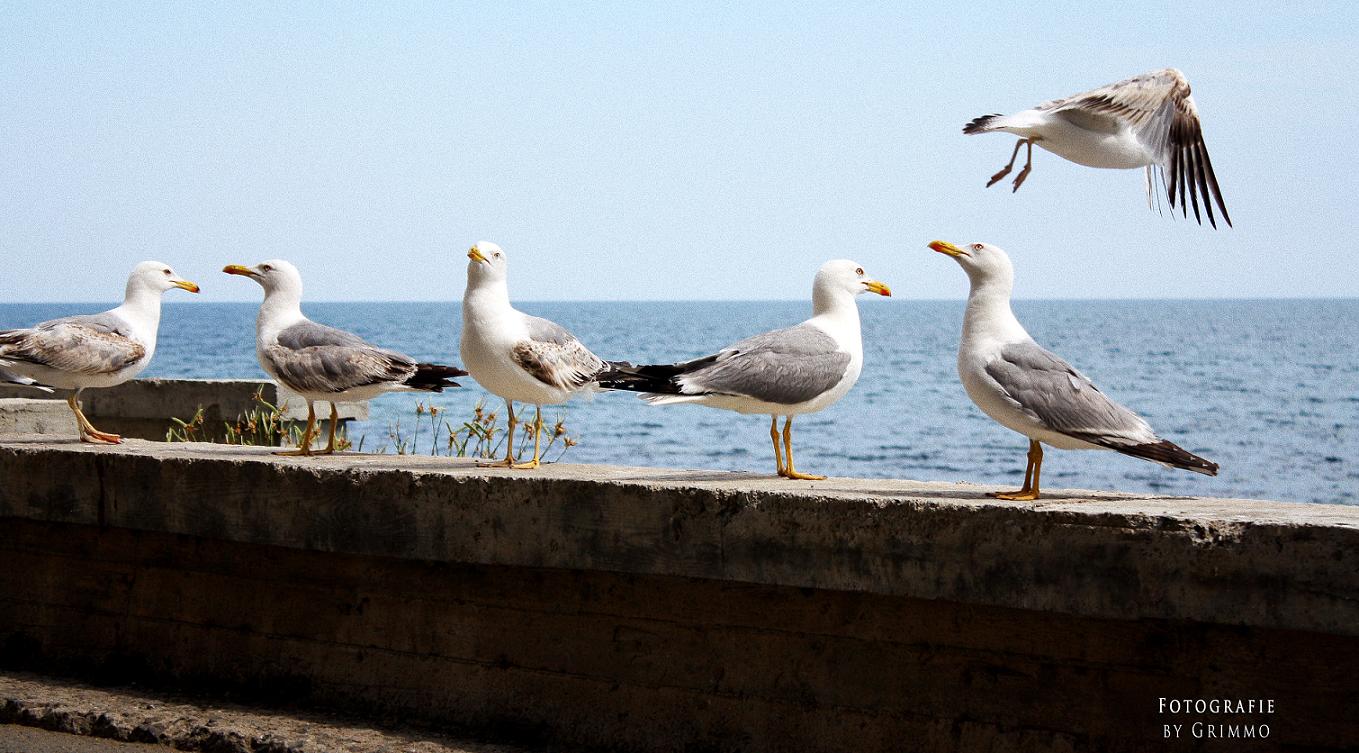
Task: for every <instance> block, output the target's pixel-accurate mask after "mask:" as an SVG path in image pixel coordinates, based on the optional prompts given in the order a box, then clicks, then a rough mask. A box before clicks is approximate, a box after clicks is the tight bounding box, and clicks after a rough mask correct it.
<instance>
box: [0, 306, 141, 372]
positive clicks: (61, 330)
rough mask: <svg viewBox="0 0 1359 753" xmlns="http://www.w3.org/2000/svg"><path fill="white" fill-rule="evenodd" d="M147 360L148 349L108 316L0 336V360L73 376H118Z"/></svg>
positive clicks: (71, 318)
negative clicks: (119, 373) (43, 367)
mask: <svg viewBox="0 0 1359 753" xmlns="http://www.w3.org/2000/svg"><path fill="white" fill-rule="evenodd" d="M145 356H146V346H144V345H142V344H141V343H140V342H138V341H137V340H135V339H134V338H133V337H132V332H131V331H130V330H129V329H128V328H127V325H126V324H124V323H123V321H122V320H121V319H119V318H118V317H116V316H113V315H112V314H109V313H103V314H94V315H90V316H68V317H65V318H62V319H53V320H52V321H48V322H43V323H42V324H39V325H37V326H35V327H32V328H30V329H15V330H7V331H4V332H0V359H5V360H9V361H15V362H24V363H31V364H36V365H38V366H45V367H47V368H50V369H56V370H57V371H64V372H67V373H71V374H89V375H96V374H115V373H117V372H119V371H122V370H123V369H125V368H127V367H129V366H132V365H134V364H136V363H137V362H138V361H140V360H141V359H142V358H143V357H145Z"/></svg>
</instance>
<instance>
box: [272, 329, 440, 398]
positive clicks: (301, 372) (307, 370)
mask: <svg viewBox="0 0 1359 753" xmlns="http://www.w3.org/2000/svg"><path fill="white" fill-rule="evenodd" d="M263 357H264V358H266V359H268V361H269V366H270V367H271V370H272V371H273V373H274V374H276V375H277V376H278V378H279V380H280V381H282V382H283V383H284V384H285V385H287V386H288V387H291V388H292V389H294V390H297V391H298V392H321V393H332V394H334V393H340V392H344V391H346V390H351V389H354V388H356V387H366V386H368V385H373V384H382V383H386V382H394V383H400V382H404V381H406V380H407V379H409V378H410V377H411V375H413V374H414V373H415V360H414V359H412V358H410V357H409V356H406V355H403V354H401V353H397V352H395V351H391V350H386V349H384V348H379V347H377V346H375V345H370V344H369V343H367V342H365V341H364V340H363V338H361V337H359V336H358V335H355V334H353V333H351V332H346V331H344V330H342V329H336V328H334V327H327V326H325V325H323V324H317V323H315V322H311V321H307V322H302V323H300V324H295V325H293V326H291V327H289V328H287V329H285V330H283V331H282V332H280V333H279V336H278V342H277V344H275V345H273V346H271V347H269V348H268V349H266V350H265V352H264V353H263Z"/></svg>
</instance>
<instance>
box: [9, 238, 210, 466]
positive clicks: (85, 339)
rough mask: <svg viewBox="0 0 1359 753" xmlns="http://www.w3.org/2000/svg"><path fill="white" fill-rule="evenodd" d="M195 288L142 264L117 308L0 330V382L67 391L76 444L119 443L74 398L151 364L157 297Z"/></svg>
mask: <svg viewBox="0 0 1359 753" xmlns="http://www.w3.org/2000/svg"><path fill="white" fill-rule="evenodd" d="M171 288H181V289H183V290H187V291H189V292H190V293H197V292H198V286H197V285H195V284H193V283H192V282H189V281H188V280H184V279H181V278H180V277H179V275H177V274H175V271H174V270H173V269H171V268H170V266H169V265H167V264H163V263H161V262H158V261H144V262H142V263H141V264H138V265H137V266H136V267H134V268H133V269H132V274H131V275H128V278H127V289H126V292H125V293H124V294H123V305H121V306H119V307H117V308H115V309H110V310H108V311H105V312H104V313H102V314H89V315H84V316H67V317H63V318H61V319H53V320H51V321H48V322H43V323H41V324H39V325H37V326H34V327H29V328H28V329H10V330H0V381H6V382H11V383H14V384H23V385H28V386H30V387H36V388H38V389H42V390H45V391H48V392H51V389H50V388H53V387H55V388H58V389H63V390H72V392H71V395H70V396H69V397H67V398H66V404H67V405H69V406H71V411H72V412H73V413H75V417H76V428H77V430H78V431H79V433H80V441H82V442H90V443H95V444H99V443H103V444H118V443H119V442H122V441H123V440H122V437H120V436H118V435H117V434H110V433H108V432H104V431H99V430H98V429H96V428H94V425H93V424H91V423H90V419H88V418H86V417H85V414H84V412H83V411H81V409H80V393H81V392H82V391H83V390H86V389H90V388H98V387H112V386H114V385H117V384H122V383H123V382H126V381H128V380H129V379H132V378H133V377H135V376H137V375H138V374H140V373H141V372H142V370H143V369H145V368H146V366H147V364H149V363H151V356H152V355H153V354H154V353H155V352H156V330H157V329H158V328H159V327H160V297H161V293H164V292H165V291H167V290H169V289H171Z"/></svg>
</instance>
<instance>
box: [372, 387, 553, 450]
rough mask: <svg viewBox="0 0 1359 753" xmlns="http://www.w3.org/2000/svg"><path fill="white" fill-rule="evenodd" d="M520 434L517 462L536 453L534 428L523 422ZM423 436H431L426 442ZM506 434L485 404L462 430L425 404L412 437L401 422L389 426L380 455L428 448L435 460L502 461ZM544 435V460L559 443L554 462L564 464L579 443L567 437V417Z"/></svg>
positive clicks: (441, 410)
mask: <svg viewBox="0 0 1359 753" xmlns="http://www.w3.org/2000/svg"><path fill="white" fill-rule="evenodd" d="M517 431H518V432H519V438H518V440H517V441H516V442H515V453H514V457H515V460H516V461H522V460H524V459H525V458H527V457H528V456H529V455H532V453H533V425H532V424H531V423H530V422H527V421H526V422H522V423H520V424H519V426H518V429H517ZM423 432H428V434H427V436H426V437H424V438H423V439H422V437H421V434H422V433H423ZM506 433H507V427H505V426H503V425H502V424H501V422H500V416H499V414H497V413H496V412H495V411H488V410H486V404H485V401H481V400H478V401H477V404H476V406H474V407H473V408H472V416H471V418H470V419H469V420H467V421H464V422H462V424H461V425H459V426H455V425H454V424H453V422H452V421H450V420H448V418H447V410H446V409H445V408H441V407H439V406H437V405H434V404H432V403H431V404H429V405H426V404H425V403H423V402H422V403H417V404H416V406H415V421H414V423H413V425H412V428H411V430H410V431H409V433H408V432H407V431H406V430H404V429H403V428H402V425H401V420H400V419H397V420H396V421H394V422H392V423H390V424H388V426H387V441H388V445H387V447H383V448H382V449H381V450H378V452H386V451H387V449H388V447H390V448H391V449H392V450H393V451H394V452H395V453H396V454H397V455H414V454H416V453H422V452H423V448H424V447H426V446H427V447H428V448H429V455H430V456H433V457H438V456H441V455H442V456H447V457H459V458H464V457H472V458H486V459H492V458H496V459H498V458H499V457H500V456H501V453H502V450H503V448H504V446H505V436H506ZM543 434H544V435H545V437H544V443H545V444H544V446H543V450H542V456H543V458H544V460H546V459H547V457H548V453H549V452H551V450H552V448H553V447H554V446H556V445H558V444H559V443H560V445H561V449H560V451H558V453H557V456H556V458H554V459H553V461H554V462H555V461H557V460H561V458H562V456H563V455H565V454H566V451H567V450H569V449H571V448H572V447H575V446H576V440H575V439H574V438H572V437H571V435H570V434H568V433H567V430H566V419H565V418H564V417H563V416H560V415H559V416H558V417H557V420H556V421H555V422H553V423H552V424H551V425H550V426H546V425H545V426H544V427H543Z"/></svg>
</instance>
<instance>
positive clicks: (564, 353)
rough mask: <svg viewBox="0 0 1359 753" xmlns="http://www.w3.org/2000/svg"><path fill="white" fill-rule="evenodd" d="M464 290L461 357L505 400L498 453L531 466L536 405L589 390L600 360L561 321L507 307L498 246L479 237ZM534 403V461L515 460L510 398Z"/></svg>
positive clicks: (539, 429) (510, 462) (537, 437)
mask: <svg viewBox="0 0 1359 753" xmlns="http://www.w3.org/2000/svg"><path fill="white" fill-rule="evenodd" d="M467 258H468V259H469V260H470V261H468V263H467V291H466V292H465V293H464V294H463V297H462V361H463V363H464V364H466V365H467V370H468V371H469V372H471V374H472V378H473V379H475V380H477V382H478V383H479V384H481V386H482V387H484V388H486V390H487V391H489V392H491V393H493V394H495V395H498V396H500V397H502V398H504V399H505V406H506V407H507V408H508V409H509V432H508V433H507V434H506V435H505V458H504V460H501V461H499V462H498V463H495V465H504V466H507V467H510V468H537V467H538V464H539V461H540V459H541V456H540V454H539V452H540V444H541V440H542V433H543V406H544V405H557V404H560V403H564V402H566V401H567V400H568V399H570V397H571V396H572V395H574V394H575V393H577V392H580V391H581V390H587V389H593V387H594V378H595V375H596V374H598V373H599V372H600V371H601V370H603V369H604V367H605V365H606V364H605V362H604V361H603V360H601V359H600V358H599V357H598V356H596V355H595V354H594V353H591V352H590V350H589V349H588V348H586V347H585V346H584V345H583V344H581V342H580V340H577V339H576V336H575V335H573V334H571V333H570V332H568V331H566V329H564V328H563V327H561V326H560V325H557V324H555V323H553V322H550V321H548V320H546V319H542V318H539V317H536V316H529V315H528V314H525V313H523V312H521V311H517V310H515V308H514V307H513V306H511V305H510V289H509V283H508V272H509V267H508V263H507V260H506V258H505V251H504V250H503V249H501V248H500V246H497V245H496V244H494V243H489V242H487V241H481V242H479V243H477V244H476V245H474V246H472V248H471V249H469V250H468V252H467ZM515 400H518V401H520V402H524V403H533V405H534V407H535V408H536V415H535V417H534V420H533V459H532V460H530V461H528V462H527V463H515V462H514V431H515V428H516V427H517V426H518V424H519V421H518V419H516V418H515V416H514V401H515Z"/></svg>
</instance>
